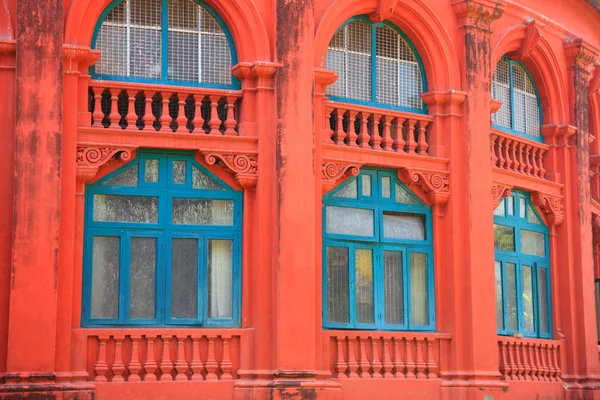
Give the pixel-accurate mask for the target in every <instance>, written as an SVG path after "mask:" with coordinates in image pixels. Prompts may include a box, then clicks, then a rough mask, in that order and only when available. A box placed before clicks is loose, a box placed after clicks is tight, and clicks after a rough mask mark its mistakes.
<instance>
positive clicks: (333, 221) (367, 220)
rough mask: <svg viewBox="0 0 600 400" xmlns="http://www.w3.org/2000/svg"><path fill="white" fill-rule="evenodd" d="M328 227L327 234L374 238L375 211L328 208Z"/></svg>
mask: <svg viewBox="0 0 600 400" xmlns="http://www.w3.org/2000/svg"><path fill="white" fill-rule="evenodd" d="M326 226H327V233H334V234H339V235H357V236H373V235H374V227H373V210H365V209H361V208H350V207H334V206H327V208H326Z"/></svg>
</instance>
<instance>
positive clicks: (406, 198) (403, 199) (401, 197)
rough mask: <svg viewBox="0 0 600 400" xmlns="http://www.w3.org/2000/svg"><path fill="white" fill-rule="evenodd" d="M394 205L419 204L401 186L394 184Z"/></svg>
mask: <svg viewBox="0 0 600 400" xmlns="http://www.w3.org/2000/svg"><path fill="white" fill-rule="evenodd" d="M396 203H404V204H419V203H418V202H417V201H416V200H415V198H414V197H412V196H411V195H410V194H408V192H407V191H406V190H404V188H403V187H402V186H400V185H399V184H397V183H396Z"/></svg>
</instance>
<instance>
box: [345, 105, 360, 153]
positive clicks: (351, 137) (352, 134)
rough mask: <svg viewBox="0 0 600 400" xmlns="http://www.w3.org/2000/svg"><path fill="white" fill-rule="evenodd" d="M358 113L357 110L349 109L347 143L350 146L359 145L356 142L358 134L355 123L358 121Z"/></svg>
mask: <svg viewBox="0 0 600 400" xmlns="http://www.w3.org/2000/svg"><path fill="white" fill-rule="evenodd" d="M357 114H358V112H357V111H352V110H348V134H347V135H346V143H347V144H348V146H350V147H357V146H358V144H356V139H358V135H357V134H356V127H355V125H354V124H355V123H356V116H357Z"/></svg>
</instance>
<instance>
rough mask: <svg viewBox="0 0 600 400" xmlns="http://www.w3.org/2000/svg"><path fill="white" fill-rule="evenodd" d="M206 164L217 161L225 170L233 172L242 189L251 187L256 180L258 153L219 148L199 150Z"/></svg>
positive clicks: (254, 184)
mask: <svg viewBox="0 0 600 400" xmlns="http://www.w3.org/2000/svg"><path fill="white" fill-rule="evenodd" d="M200 153H202V154H204V160H205V161H206V163H207V164H208V165H215V164H217V163H219V164H220V165H221V166H222V167H223V168H224V169H225V170H226V171H229V172H231V173H233V177H234V178H235V180H236V181H237V182H238V183H239V184H240V185H241V186H242V187H243V188H244V189H253V188H254V187H256V183H257V182H258V155H257V154H256V153H238V152H235V153H234V152H229V151H228V152H223V151H221V150H200Z"/></svg>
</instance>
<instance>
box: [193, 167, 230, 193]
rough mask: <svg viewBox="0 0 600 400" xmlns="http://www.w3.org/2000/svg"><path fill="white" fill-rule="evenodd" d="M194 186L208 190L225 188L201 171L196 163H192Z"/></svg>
mask: <svg viewBox="0 0 600 400" xmlns="http://www.w3.org/2000/svg"><path fill="white" fill-rule="evenodd" d="M192 187H193V188H194V189H207V190H225V189H224V188H223V186H221V185H219V184H218V183H217V181H215V180H214V179H212V178H211V177H209V176H208V175H206V174H205V173H204V172H202V171H200V169H199V168H197V167H196V166H195V165H192Z"/></svg>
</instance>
